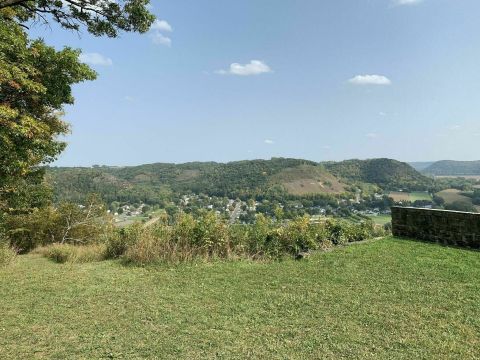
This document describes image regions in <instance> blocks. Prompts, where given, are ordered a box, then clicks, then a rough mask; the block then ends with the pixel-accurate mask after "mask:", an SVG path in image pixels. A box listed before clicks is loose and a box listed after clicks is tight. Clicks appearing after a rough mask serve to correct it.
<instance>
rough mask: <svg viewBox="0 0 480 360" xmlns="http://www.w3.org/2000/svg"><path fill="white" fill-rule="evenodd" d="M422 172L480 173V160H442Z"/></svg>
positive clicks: (444, 173) (432, 173)
mask: <svg viewBox="0 0 480 360" xmlns="http://www.w3.org/2000/svg"><path fill="white" fill-rule="evenodd" d="M422 172H424V173H426V174H431V175H435V176H442V175H443V176H455V175H457V176H462V175H463V176H467V175H480V161H453V160H442V161H437V162H435V163H433V164H432V165H430V166H428V167H427V168H426V169H424V170H423V171H422Z"/></svg>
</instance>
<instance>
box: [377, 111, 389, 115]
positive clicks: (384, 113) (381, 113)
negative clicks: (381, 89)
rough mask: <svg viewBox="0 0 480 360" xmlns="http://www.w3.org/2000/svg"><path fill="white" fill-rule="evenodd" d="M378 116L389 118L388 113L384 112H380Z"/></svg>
mask: <svg viewBox="0 0 480 360" xmlns="http://www.w3.org/2000/svg"><path fill="white" fill-rule="evenodd" d="M378 115H380V116H387V113H386V112H383V111H380V112H379V113H378Z"/></svg>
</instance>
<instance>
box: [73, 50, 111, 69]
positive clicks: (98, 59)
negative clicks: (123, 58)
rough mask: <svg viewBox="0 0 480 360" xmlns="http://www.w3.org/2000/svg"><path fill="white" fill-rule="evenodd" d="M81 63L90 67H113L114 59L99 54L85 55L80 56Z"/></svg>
mask: <svg viewBox="0 0 480 360" xmlns="http://www.w3.org/2000/svg"><path fill="white" fill-rule="evenodd" d="M80 61H81V62H83V63H85V64H90V65H100V66H111V65H113V61H112V59H110V58H108V57H106V56H103V55H102V54H99V53H84V54H80Z"/></svg>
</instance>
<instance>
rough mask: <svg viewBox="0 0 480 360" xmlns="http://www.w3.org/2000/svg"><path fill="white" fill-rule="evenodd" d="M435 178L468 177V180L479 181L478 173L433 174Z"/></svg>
mask: <svg viewBox="0 0 480 360" xmlns="http://www.w3.org/2000/svg"><path fill="white" fill-rule="evenodd" d="M435 178H438V179H442V178H445V179H455V178H464V179H470V180H477V181H480V175H443V176H441V175H440V176H435Z"/></svg>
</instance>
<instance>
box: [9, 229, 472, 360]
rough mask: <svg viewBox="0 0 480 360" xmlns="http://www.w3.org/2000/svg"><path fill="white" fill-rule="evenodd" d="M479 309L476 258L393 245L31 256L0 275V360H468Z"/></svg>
mask: <svg viewBox="0 0 480 360" xmlns="http://www.w3.org/2000/svg"><path fill="white" fill-rule="evenodd" d="M479 304H480V253H479V252H475V251H470V250H463V249H456V248H447V247H441V246H438V245H435V244H427V243H421V242H414V241H408V240H398V239H392V238H389V239H384V240H378V241H370V242H366V243H361V244H355V245H351V246H348V247H344V248H337V249H335V250H333V251H331V252H326V253H317V254H315V255H313V256H312V257H311V258H310V259H308V260H305V261H293V260H292V261H283V262H273V263H252V262H241V261H239V262H214V263H210V264H205V263H197V264H183V265H178V266H167V265H164V266H157V267H148V268H138V267H125V266H122V265H121V264H120V263H119V262H117V261H105V262H98V263H88V264H65V265H60V264H55V263H53V262H51V261H48V260H46V259H45V258H41V257H39V256H38V255H27V256H20V257H19V259H18V260H17V262H16V264H15V265H13V266H11V267H9V268H7V269H1V270H0V316H1V317H0V359H35V358H38V359H42V358H43V359H102V358H110V359H153V358H158V359H205V358H220V359H221V358H223V359H245V358H257V359H311V358H322V359H341V358H344V359H358V358H362V359H369V358H371V359H373V358H376V359H474V358H478V356H480V337H479V336H478V335H479V334H480V306H479Z"/></svg>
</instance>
